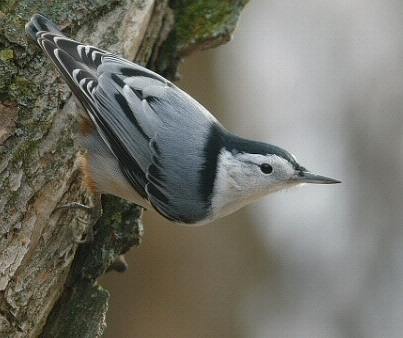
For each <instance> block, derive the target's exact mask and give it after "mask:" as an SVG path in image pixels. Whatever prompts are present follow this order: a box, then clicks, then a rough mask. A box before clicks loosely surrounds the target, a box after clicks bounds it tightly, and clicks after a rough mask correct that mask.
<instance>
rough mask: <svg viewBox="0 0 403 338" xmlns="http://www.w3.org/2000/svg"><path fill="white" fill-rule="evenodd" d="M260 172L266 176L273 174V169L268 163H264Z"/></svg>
mask: <svg viewBox="0 0 403 338" xmlns="http://www.w3.org/2000/svg"><path fill="white" fill-rule="evenodd" d="M260 170H261V171H262V173H264V174H271V173H272V172H273V167H272V166H271V165H270V164H268V163H262V164H261V165H260Z"/></svg>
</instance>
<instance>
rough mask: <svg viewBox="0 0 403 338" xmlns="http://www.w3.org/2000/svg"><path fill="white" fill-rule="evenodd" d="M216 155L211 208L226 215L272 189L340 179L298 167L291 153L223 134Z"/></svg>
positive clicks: (329, 182) (277, 189) (272, 190)
mask: <svg viewBox="0 0 403 338" xmlns="http://www.w3.org/2000/svg"><path fill="white" fill-rule="evenodd" d="M226 141H227V142H226V144H225V146H224V147H223V148H222V149H221V152H220V154H219V156H218V165H217V177H216V182H215V183H216V184H215V191H214V200H213V208H215V209H216V212H220V213H222V215H225V214H229V213H232V212H234V211H235V210H237V209H239V208H241V207H243V206H245V205H246V204H249V203H251V202H253V201H255V200H257V199H259V198H260V197H262V196H264V195H267V194H269V193H272V192H276V191H279V190H283V189H287V188H290V187H293V186H297V185H300V184H304V183H317V184H333V183H340V181H338V180H335V179H332V178H329V177H324V176H320V175H316V174H313V173H311V172H310V171H308V170H307V169H305V168H304V167H302V166H301V165H300V164H299V163H298V162H297V160H296V158H295V156H294V155H292V154H291V153H289V152H288V151H286V150H284V149H282V148H280V147H277V146H273V145H270V144H266V143H262V142H256V141H251V140H246V139H242V138H238V137H236V136H233V137H226Z"/></svg>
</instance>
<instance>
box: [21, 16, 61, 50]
mask: <svg viewBox="0 0 403 338" xmlns="http://www.w3.org/2000/svg"><path fill="white" fill-rule="evenodd" d="M25 31H26V32H27V34H28V35H29V36H30V38H31V39H32V40H33V41H35V42H36V43H37V44H38V45H39V46H40V43H39V39H40V37H41V35H42V34H43V33H52V34H54V35H59V36H64V34H63V33H62V32H61V31H60V30H59V28H58V27H57V26H56V25H55V24H54V23H53V22H52V21H50V20H49V19H48V18H46V17H44V16H43V15H41V14H34V15H33V16H32V18H31V20H29V21H28V22H27V24H26V25H25Z"/></svg>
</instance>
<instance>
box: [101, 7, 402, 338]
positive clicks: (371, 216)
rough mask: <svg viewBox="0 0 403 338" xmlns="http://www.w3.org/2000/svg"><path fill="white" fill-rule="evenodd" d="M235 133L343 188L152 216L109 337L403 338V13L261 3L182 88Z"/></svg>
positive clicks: (186, 75)
mask: <svg viewBox="0 0 403 338" xmlns="http://www.w3.org/2000/svg"><path fill="white" fill-rule="evenodd" d="M178 84H179V86H180V87H182V88H184V89H185V90H187V91H188V92H189V93H190V94H191V95H193V96H194V97H195V98H197V99H198V100H199V101H200V102H201V103H202V104H203V105H205V106H206V107H207V108H208V109H209V110H210V111H211V112H213V113H214V114H215V115H216V116H217V117H218V118H219V119H220V120H221V122H222V123H223V124H224V125H225V126H226V127H227V128H228V129H230V130H232V131H234V132H236V133H238V134H240V135H242V136H244V137H249V138H253V139H258V140H262V141H267V142H270V143H274V144H277V145H279V146H281V147H284V148H286V149H288V150H290V151H291V152H293V153H294V154H295V155H296V156H297V158H298V160H299V162H300V163H301V164H302V165H304V166H306V167H307V168H309V169H311V170H312V171H315V172H318V173H320V174H323V175H326V176H330V177H334V178H338V179H340V180H342V181H343V183H342V184H339V185H335V186H317V185H316V186H315V185H311V186H304V187H301V188H298V189H295V190H290V191H287V192H282V193H277V194H274V195H272V196H268V197H266V198H265V199H264V200H262V201H260V202H259V203H256V204H254V205H252V206H250V207H248V208H245V209H243V210H241V211H239V212H237V213H236V214H234V215H231V216H229V217H226V218H224V219H222V220H220V221H217V222H215V223H213V224H210V225H207V226H203V227H198V228H189V227H181V226H177V225H173V224H170V223H168V222H165V221H164V220H162V219H161V217H159V216H158V215H156V214H153V213H151V212H146V213H145V217H144V224H145V235H144V242H143V245H142V246H141V247H140V248H138V249H133V250H131V251H130V253H129V254H128V255H127V256H126V257H127V260H128V262H129V271H128V272H127V273H125V274H117V273H110V274H108V275H107V276H106V277H103V279H102V280H101V283H102V285H104V286H105V287H107V288H108V289H109V290H110V291H111V294H112V297H111V303H110V312H109V314H108V318H107V321H108V328H107V330H106V337H108V338H112V337H114V338H116V337H118V338H120V337H127V338H131V337H145V338H151V337H152V338H205V337H208V338H227V337H230V338H232V337H234V338H245V337H247V338H249V337H252V338H255V337H256V338H266V337H274V338H277V337H279V338H283V337H292V338H293V337H298V338H305V337H306V338H313V337H325V338H338V337H348V338H350V337H354V338H356V337H357V338H359V337H365V338H367V337H368V338H372V337H373V338H375V337H376V338H379V337H388V338H389V337H392V338H393V337H402V335H403V150H402V149H403V114H402V110H403V2H402V1H398V0H389V1H382V0H371V1H368V0H353V1H351V0H306V1H298V0H270V1H268V0H254V1H251V2H250V4H249V5H247V6H246V8H245V10H244V12H243V15H242V17H241V21H240V23H239V27H238V30H237V32H236V33H235V36H234V40H233V41H232V42H231V43H229V44H227V45H225V46H222V47H219V48H218V49H215V50H211V51H206V52H201V53H198V54H196V55H194V56H192V57H190V58H188V59H186V61H185V64H184V65H183V67H182V80H181V81H180V82H179V83H178Z"/></svg>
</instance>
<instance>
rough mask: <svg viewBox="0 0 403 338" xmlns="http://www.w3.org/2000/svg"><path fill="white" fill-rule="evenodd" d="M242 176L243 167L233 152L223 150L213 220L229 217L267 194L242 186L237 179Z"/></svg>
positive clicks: (219, 163) (215, 186) (213, 200)
mask: <svg viewBox="0 0 403 338" xmlns="http://www.w3.org/2000/svg"><path fill="white" fill-rule="evenodd" d="M242 174H243V173H242V167H240V166H239V163H238V162H237V161H236V160H235V159H234V157H233V155H232V154H231V152H229V151H228V150H226V149H223V150H222V151H221V153H220V155H219V160H218V163H217V174H216V175H217V176H216V179H215V185H214V190H213V199H212V204H211V207H212V218H213V219H216V218H220V217H224V216H226V215H229V214H231V213H233V212H235V211H237V210H238V209H240V208H242V207H244V206H245V205H247V204H250V203H252V202H254V201H256V200H257V199H259V198H260V197H262V196H264V195H265V194H266V193H267V192H266V191H261V192H260V193H259V192H256V190H253V192H252V191H250V190H248V189H245V187H244V186H240V185H239V184H238V182H237V177H239V176H240V175H242Z"/></svg>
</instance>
